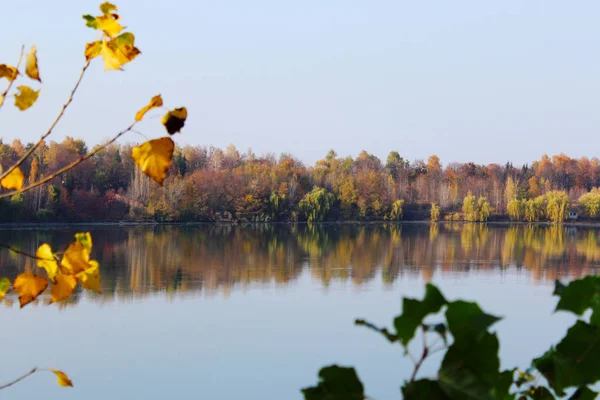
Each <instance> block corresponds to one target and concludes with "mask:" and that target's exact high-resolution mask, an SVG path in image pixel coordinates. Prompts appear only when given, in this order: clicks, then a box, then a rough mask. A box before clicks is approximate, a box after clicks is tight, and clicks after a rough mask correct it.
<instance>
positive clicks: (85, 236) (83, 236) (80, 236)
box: [75, 232, 92, 253]
mask: <svg viewBox="0 0 600 400" xmlns="http://www.w3.org/2000/svg"><path fill="white" fill-rule="evenodd" d="M75 240H76V241H77V242H79V243H81V245H82V246H83V248H84V249H86V250H87V252H88V253H91V252H92V235H91V234H90V233H89V232H85V233H76V234H75Z"/></svg>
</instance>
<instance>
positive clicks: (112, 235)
mask: <svg viewBox="0 0 600 400" xmlns="http://www.w3.org/2000/svg"><path fill="white" fill-rule="evenodd" d="M92 235H93V237H94V249H93V253H94V256H95V258H96V259H98V261H99V262H100V263H101V266H102V290H103V293H102V294H101V295H95V294H91V293H85V294H84V293H82V292H77V293H76V294H75V295H74V296H72V297H71V298H69V299H68V300H67V301H66V302H64V303H62V305H61V306H63V307H66V306H68V305H69V304H75V303H77V302H78V301H80V300H81V299H83V298H85V299H87V300H88V301H92V302H107V301H112V300H115V299H116V300H127V299H133V298H135V297H139V296H144V295H149V294H152V293H156V292H164V293H165V294H166V296H167V297H168V298H172V297H174V296H181V295H186V294H187V293H189V294H190V295H194V294H201V295H215V294H219V293H221V294H223V295H227V294H228V293H230V292H231V291H232V290H237V289H239V288H247V287H249V286H250V285H256V284H263V285H264V284H269V285H285V284H287V283H288V282H291V281H294V280H296V279H297V278H298V277H299V276H300V275H301V274H302V272H303V270H304V269H306V270H307V272H308V273H309V274H310V276H311V277H312V279H313V280H316V281H318V282H321V283H322V284H323V285H324V286H327V285H329V284H331V283H332V282H335V281H350V282H352V284H354V285H357V286H358V285H361V284H364V283H366V282H369V281H373V280H374V279H379V278H378V277H379V276H380V277H381V278H380V279H381V280H382V282H383V283H384V284H385V285H390V284H392V283H393V282H394V281H396V280H397V279H402V277H404V276H412V277H416V276H419V275H420V276H421V277H422V278H423V279H425V280H429V279H431V278H432V277H433V276H435V274H442V275H444V274H449V273H458V272H460V273H468V272H469V271H473V270H482V271H486V270H487V271H494V270H496V269H498V268H499V267H500V268H507V267H514V268H517V269H523V268H524V269H526V270H528V271H531V276H532V277H533V278H534V279H540V280H541V279H547V280H551V279H555V278H557V277H559V276H565V275H567V276H572V277H578V276H582V275H585V274H589V273H593V272H594V271H595V267H594V265H595V263H597V262H598V260H600V244H599V241H598V238H597V234H596V231H594V230H579V231H576V232H567V230H566V228H564V227H562V226H526V225H517V226H510V227H490V226H488V225H485V224H447V225H431V226H430V225H396V224H390V225H370V224H367V225H345V224H340V225H337V224H333V225H291V226H285V225H247V226H235V227H234V226H229V225H222V226H220V225H217V226H136V227H118V228H117V227H96V228H94V229H93V230H92ZM72 237H73V232H72V230H71V229H55V230H27V229H20V230H2V231H0V242H2V243H7V244H10V245H11V246H14V247H16V248H19V249H21V250H23V251H27V252H29V253H35V249H36V248H37V247H38V246H39V245H40V244H41V243H43V242H49V243H50V244H51V245H52V247H53V248H65V247H66V246H67V245H68V244H69V243H70V242H71V241H72ZM0 263H1V265H2V268H3V273H4V274H5V275H7V276H9V277H14V276H16V275H17V274H18V273H19V272H21V271H23V270H31V271H35V270H37V267H36V266H35V264H34V262H33V260H30V259H26V258H23V257H21V256H19V255H16V254H14V253H12V252H9V251H3V252H0ZM13 297H14V296H8V298H7V300H6V301H5V305H10V304H11V302H13V300H14V299H13ZM44 301H45V299H43V298H42V300H41V303H40V304H43V302H44Z"/></svg>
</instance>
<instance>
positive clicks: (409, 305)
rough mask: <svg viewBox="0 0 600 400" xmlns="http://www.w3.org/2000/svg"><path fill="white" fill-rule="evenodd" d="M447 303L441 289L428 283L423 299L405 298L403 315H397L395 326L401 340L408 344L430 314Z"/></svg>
mask: <svg viewBox="0 0 600 400" xmlns="http://www.w3.org/2000/svg"><path fill="white" fill-rule="evenodd" d="M445 304H447V301H446V299H445V298H444V296H442V293H440V291H439V289H438V288H436V287H435V286H433V285H432V284H430V283H428V284H427V287H426V289H425V298H424V299H423V301H419V300H416V299H408V298H404V302H403V307H402V315H400V316H399V317H396V319H395V320H394V326H395V328H396V335H397V336H398V337H399V338H400V342H401V343H402V344H403V345H404V346H406V345H408V343H409V342H410V341H411V340H412V338H413V337H414V336H415V332H416V330H417V328H418V327H419V326H420V325H421V324H423V319H425V317H426V316H427V315H429V314H434V313H437V312H439V311H440V310H441V308H442V307H443V306H444V305H445Z"/></svg>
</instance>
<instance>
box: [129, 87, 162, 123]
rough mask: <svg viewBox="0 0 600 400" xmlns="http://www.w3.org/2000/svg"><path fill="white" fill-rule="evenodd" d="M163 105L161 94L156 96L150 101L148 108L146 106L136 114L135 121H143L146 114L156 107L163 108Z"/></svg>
mask: <svg viewBox="0 0 600 400" xmlns="http://www.w3.org/2000/svg"><path fill="white" fill-rule="evenodd" d="M162 105H163V101H162V97H160V94H159V95H156V96H154V97H153V98H152V100H150V103H148V105H147V106H145V107H144V108H142V109H141V110H140V111H138V112H137V114H135V120H136V121H141V120H142V119H144V115H146V113H147V112H148V111H150V110H152V109H153V108H156V107H162Z"/></svg>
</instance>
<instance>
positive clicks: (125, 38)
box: [116, 32, 135, 47]
mask: <svg viewBox="0 0 600 400" xmlns="http://www.w3.org/2000/svg"><path fill="white" fill-rule="evenodd" d="M116 41H117V45H119V47H120V46H125V45H128V46H133V45H134V43H135V35H134V34H133V33H131V32H125V33H121V34H120V35H119V36H117V38H116Z"/></svg>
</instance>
